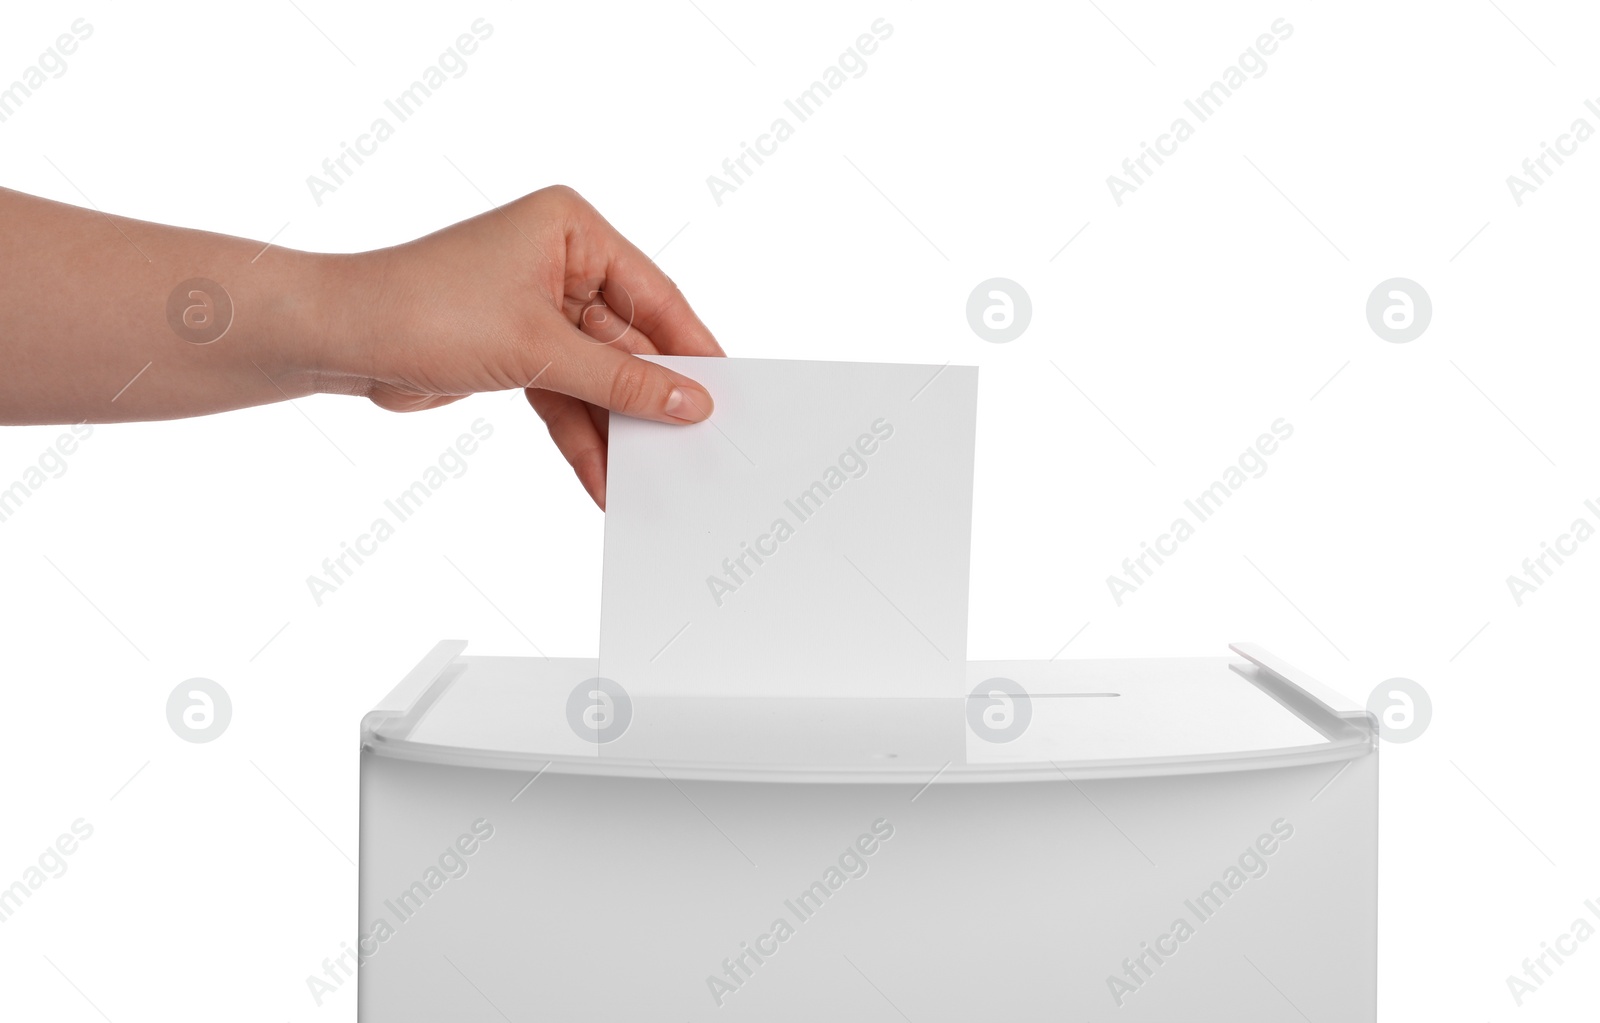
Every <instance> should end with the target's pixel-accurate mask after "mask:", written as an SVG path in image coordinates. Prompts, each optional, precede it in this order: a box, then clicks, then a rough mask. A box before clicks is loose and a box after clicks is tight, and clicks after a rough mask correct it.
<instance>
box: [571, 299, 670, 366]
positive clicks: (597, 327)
mask: <svg viewBox="0 0 1600 1023" xmlns="http://www.w3.org/2000/svg"><path fill="white" fill-rule="evenodd" d="M631 317H632V314H631V312H627V311H623V310H619V309H613V308H611V307H610V306H609V305H607V304H606V302H605V300H604V298H598V297H597V298H596V299H595V300H594V301H593V302H590V303H589V304H588V305H586V306H584V307H583V308H582V309H580V310H579V311H578V329H579V330H581V331H583V332H584V333H585V334H586V335H588V336H589V337H590V338H591V339H592V342H593V343H594V344H603V345H611V346H612V347H614V348H618V349H620V350H622V351H624V352H629V353H631V354H633V355H654V354H658V350H657V348H656V346H655V345H654V344H652V343H651V342H650V339H649V338H648V337H646V336H645V335H644V333H643V332H642V331H640V330H639V328H638V327H635V326H634V325H633V322H632V318H631Z"/></svg>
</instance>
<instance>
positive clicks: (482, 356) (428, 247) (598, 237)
mask: <svg viewBox="0 0 1600 1023" xmlns="http://www.w3.org/2000/svg"><path fill="white" fill-rule="evenodd" d="M340 273H341V274H345V275H348V280H349V282H350V289H349V294H350V296H351V297H352V298H353V299H355V301H354V302H352V303H351V307H352V308H355V309H360V310H371V319H370V321H369V322H367V323H366V324H365V325H364V326H363V325H357V324H354V323H352V324H351V325H350V327H349V329H347V330H345V331H341V332H339V333H340V334H342V335H344V336H349V337H354V338H357V339H358V340H357V342H356V343H355V344H352V345H348V346H337V347H336V348H334V349H333V350H332V352H331V353H328V354H329V355H331V358H326V359H325V364H324V365H322V366H321V367H320V369H321V371H322V374H323V376H324V380H323V386H322V387H321V388H320V389H328V390H341V391H346V392H353V393H362V394H365V395H366V396H368V397H370V398H371V399H372V400H373V401H374V402H376V403H377V404H378V405H380V406H382V407H383V408H386V409H390V410H392V411H400V412H405V411H412V410H416V409H426V408H434V407H437V406H439V405H443V404H447V403H449V402H452V401H456V400H458V399H460V398H463V397H465V396H467V395H469V394H474V393H477V392H479V391H494V390H506V389H510V388H515V387H522V388H524V389H525V391H526V393H527V396H528V402H529V403H530V404H531V405H532V406H533V408H534V410H535V411H536V412H538V414H539V416H540V418H541V419H543V420H544V422H545V425H546V427H547V428H548V429H549V431H550V437H551V439H552V440H554V441H555V444H556V447H557V448H558V449H559V450H560V451H561V454H562V455H563V456H564V457H565V458H566V460H567V461H568V462H569V463H570V464H571V465H572V468H573V470H574V471H575V472H576V473H577V475H578V479H579V480H580V481H581V482H582V484H583V486H584V489H585V490H587V491H588V492H589V495H590V496H591V497H592V498H593V499H594V501H595V503H596V504H598V505H599V506H600V507H601V508H604V507H605V492H606V491H605V486H606V484H605V474H606V444H607V439H608V430H607V424H608V410H609V411H615V412H620V413H622V414H624V415H630V416H638V417H641V418H645V419H653V420H657V421H659V422H666V423H694V422H699V421H701V420H703V419H705V418H706V417H707V416H709V415H710V414H711V409H712V400H711V396H710V395H709V394H708V393H707V392H706V390H705V388H703V387H701V386H700V385H699V384H697V383H695V382H694V381H693V380H691V379H689V378H688V377H686V376H683V375H682V374H680V373H675V372H673V371H672V370H669V369H666V368H664V367H661V366H657V365H654V364H652V363H649V362H646V361H645V360H643V359H637V358H634V356H635V355H638V354H650V353H660V354H666V355H699V356H719V355H722V354H723V353H722V349H721V348H720V347H719V346H718V345H717V342H716V340H715V339H714V338H713V337H712V336H711V332H710V331H709V330H707V329H706V327H705V325H704V324H703V323H701V322H700V319H699V317H697V316H696V315H695V313H694V311H693V310H692V309H690V308H689V303H688V302H687V301H686V300H685V299H684V297H683V294H682V293H681V292H680V291H679V290H678V288H677V286H676V285H675V284H673V283H672V281H671V280H670V279H668V277H667V276H666V275H665V274H664V273H662V272H661V270H660V269H659V268H657V267H656V265H655V264H654V263H653V262H651V260H650V259H649V257H647V256H645V255H644V254H643V253H642V252H640V251H639V250H638V249H637V248H635V247H634V246H633V245H632V244H631V243H630V242H628V240H627V239H625V238H623V237H622V235H621V234H619V233H618V232H617V230H616V229H615V228H613V227H612V226H611V225H610V224H608V223H607V222H606V221H605V219H604V218H603V217H601V216H600V214H599V213H598V212H597V211H596V210H595V209H594V207H593V206H590V205H589V204H588V203H587V202H585V201H584V199H583V198H582V197H581V196H579V195H578V194H577V193H576V192H574V191H573V190H572V189H570V188H565V187H560V186H557V187H553V188H546V189H542V190H540V191H538V192H534V193H532V194H531V195H528V196H525V197H523V198H521V199H518V200H516V201H515V202H512V203H509V204H507V205H506V206H503V207H500V208H498V209H495V210H490V211H489V212H487V213H484V214H482V215H480V216H477V217H474V218H473V219H471V220H467V221H463V222H462V223H459V224H456V225H454V226H451V227H447V228H445V229H444V230H442V231H439V232H436V233H434V234H431V235H428V236H427V237H424V238H420V239H418V240H416V241H413V242H409V243H406V244H404V245H399V246H396V247H394V248H390V249H381V250H378V251H375V252H369V253H362V254H359V255H356V256H352V257H348V259H347V260H346V261H345V265H344V267H343V269H342V270H341V271H340Z"/></svg>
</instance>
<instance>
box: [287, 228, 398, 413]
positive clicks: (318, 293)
mask: <svg viewBox="0 0 1600 1023" xmlns="http://www.w3.org/2000/svg"><path fill="white" fill-rule="evenodd" d="M284 255H285V256H287V257H288V260H287V261H286V265H285V270H286V275H285V279H284V280H283V281H282V282H281V285H280V288H279V289H278V291H277V295H276V298H275V301H276V306H277V308H275V309H274V310H273V315H272V316H271V317H270V319H271V320H272V321H273V322H274V324H275V326H274V335H275V338H274V344H273V349H274V351H276V352H277V353H278V358H279V373H281V375H282V377H283V378H284V379H286V380H289V381H293V382H294V383H295V384H296V385H297V386H298V388H299V389H300V390H301V391H302V392H303V393H328V394H365V393H366V392H367V390H368V389H369V388H370V386H371V383H372V380H373V372H372V367H373V358H372V353H373V349H374V347H375V344H376V343H377V341H378V340H379V339H380V338H381V337H382V336H383V328H382V327H381V325H380V324H379V323H378V318H379V315H380V313H381V311H382V310H383V308H384V302H383V301H382V298H381V288H382V280H383V250H379V251H376V252H362V253H349V254H345V253H320V252H285V253H284Z"/></svg>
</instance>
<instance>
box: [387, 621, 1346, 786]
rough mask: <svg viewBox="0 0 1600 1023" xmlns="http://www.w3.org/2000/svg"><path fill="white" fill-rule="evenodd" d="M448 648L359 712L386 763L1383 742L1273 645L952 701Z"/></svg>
mask: <svg viewBox="0 0 1600 1023" xmlns="http://www.w3.org/2000/svg"><path fill="white" fill-rule="evenodd" d="M465 646H466V644H465V643H463V642H459V641H449V642H444V643H440V644H439V645H438V646H437V647H435V648H434V650H433V651H432V652H431V653H430V654H429V655H428V657H427V658H425V659H424V660H423V662H422V663H421V664H419V665H418V666H417V668H416V669H415V670H414V671H413V672H412V673H411V674H410V675H408V676H407V677H406V679H405V680H404V681H402V682H401V684H400V685H399V686H397V687H396V688H395V690H394V691H393V692H391V693H390V694H389V696H388V697H387V698H386V699H385V700H384V701H383V702H382V703H381V704H380V705H379V706H378V707H377V708H376V709H374V710H373V711H372V712H371V713H369V714H368V715H367V716H366V718H365V719H364V721H363V727H362V745H363V748H364V749H366V750H369V751H370V752H372V753H373V754H375V755H379V756H387V757H397V758H401V759H407V760H415V761H424V762H432V763H439V764H447V765H455V766H462V767H483V768H500V769H509V770H519V771H545V770H549V771H555V772H557V773H572V774H594V775H612V776H629V777H654V778H659V777H662V776H666V777H670V778H674V779H677V778H705V779H724V780H750V781H794V782H866V783H871V782H880V783H907V782H916V783H919V784H921V783H926V782H928V780H929V779H930V778H931V777H932V776H935V775H937V776H938V778H939V780H940V781H941V782H959V781H1003V780H1049V779H1057V780H1059V779H1062V778H1074V779H1076V778H1103V777H1138V776H1149V775H1162V774H1193V773H1206V772H1215V771H1228V770H1249V769H1263V768H1273V767H1282V766H1292V765H1295V764H1314V763H1327V762H1331V761H1336V760H1343V759H1349V758H1353V757H1356V756H1360V755H1363V754H1365V753H1367V752H1369V751H1370V750H1372V749H1373V748H1374V729H1373V726H1372V723H1371V721H1370V718H1369V717H1368V715H1367V714H1366V712H1365V710H1364V709H1363V708H1361V707H1360V706H1359V705H1356V704H1354V703H1353V702H1351V701H1349V700H1347V699H1346V698H1344V697H1342V696H1339V695H1338V694H1335V693H1333V692H1331V691H1329V690H1327V689H1325V688H1323V687H1322V686H1320V685H1319V684H1317V683H1316V682H1315V681H1313V680H1311V679H1309V678H1306V677H1305V676H1303V675H1301V674H1300V673H1299V672H1297V671H1295V670H1294V669H1293V668H1291V667H1289V666H1288V665H1285V664H1283V663H1282V662H1280V661H1278V660H1276V659H1275V658H1273V657H1272V656H1271V655H1270V654H1267V653H1266V652H1265V651H1262V650H1259V649H1258V648H1255V647H1252V646H1245V645H1239V646H1235V647H1233V650H1234V652H1235V653H1237V654H1238V655H1239V656H1238V657H1235V658H1228V657H1218V658H1194V659H1148V660H1093V661H1088V660H1086V661H974V662H971V663H969V664H968V665H967V688H968V690H969V695H967V696H965V697H964V698H963V697H956V698H925V699H924V698H891V699H881V698H849V697H825V698H816V697H760V696H752V697H731V698H730V697H710V696H681V697H677V696H659V695H648V696H635V695H632V694H630V693H628V692H627V690H626V689H625V688H624V687H622V686H620V685H617V684H616V683H615V682H613V681H611V680H607V679H599V678H596V676H595V672H596V670H597V662H596V661H595V660H592V659H548V660H547V659H544V658H537V657H486V656H465V655H464V654H463V653H462V651H463V650H464V648H465Z"/></svg>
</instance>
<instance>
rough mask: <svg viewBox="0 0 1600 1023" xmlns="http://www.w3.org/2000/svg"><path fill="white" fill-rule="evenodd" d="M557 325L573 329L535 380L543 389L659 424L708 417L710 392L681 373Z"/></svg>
mask: <svg viewBox="0 0 1600 1023" xmlns="http://www.w3.org/2000/svg"><path fill="white" fill-rule="evenodd" d="M560 329H563V330H567V331H571V335H572V340H571V341H569V342H567V343H565V344H564V345H563V350H562V353H561V356H560V357H559V358H557V359H556V360H555V361H554V362H553V363H551V364H550V365H549V367H548V368H547V371H546V372H545V373H544V374H543V375H542V376H541V377H540V378H539V386H540V387H541V388H546V389H549V390H553V391H560V392H561V393H563V394H568V395H571V396H572V397H574V398H577V399H579V400H580V401H586V402H588V403H589V404H591V405H598V406H600V407H602V408H607V409H610V410H612V411H613V412H620V413H622V414H623V415H625V416H634V417H636V418H639V419H652V420H655V421H656V422H661V423H698V422H700V421H701V420H703V419H705V418H707V417H708V416H710V415H711V410H712V407H713V405H712V401H711V395H710V394H709V393H707V391H706V389H705V388H704V387H702V386H700V385H699V384H697V383H695V382H694V381H693V380H691V379H689V378H688V377H686V376H684V375H683V374H682V373H678V372H675V371H673V370H670V369H667V368H666V367H664V366H658V365H656V364H655V363H653V362H646V361H645V360H644V359H640V358H638V357H636V356H634V355H630V354H628V353H627V352H624V351H619V350H618V346H616V345H607V344H595V343H594V342H592V341H590V340H589V339H588V338H587V336H585V335H582V334H580V333H579V332H577V331H573V330H572V328H570V327H568V326H566V325H565V323H563V324H562V326H561V328H560ZM591 425H592V424H591Z"/></svg>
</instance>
